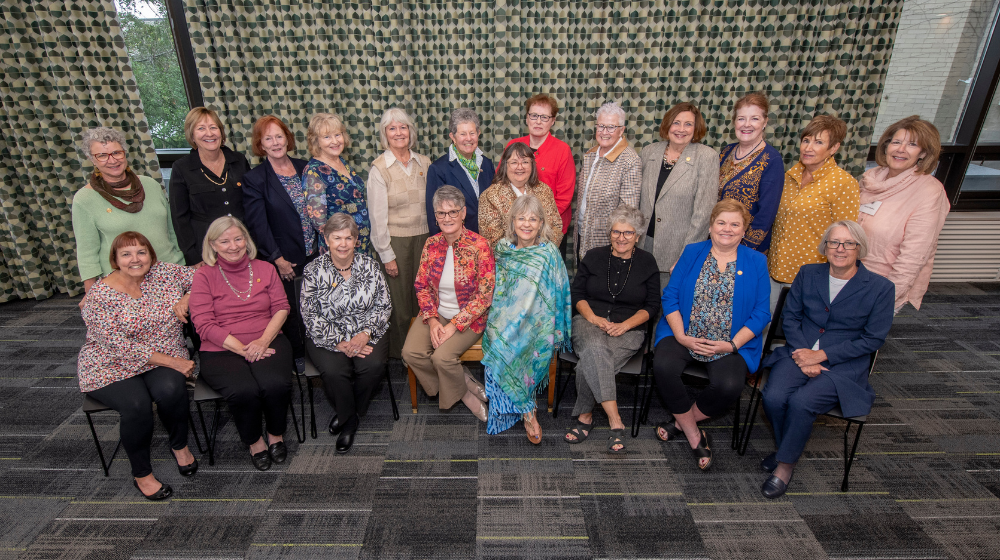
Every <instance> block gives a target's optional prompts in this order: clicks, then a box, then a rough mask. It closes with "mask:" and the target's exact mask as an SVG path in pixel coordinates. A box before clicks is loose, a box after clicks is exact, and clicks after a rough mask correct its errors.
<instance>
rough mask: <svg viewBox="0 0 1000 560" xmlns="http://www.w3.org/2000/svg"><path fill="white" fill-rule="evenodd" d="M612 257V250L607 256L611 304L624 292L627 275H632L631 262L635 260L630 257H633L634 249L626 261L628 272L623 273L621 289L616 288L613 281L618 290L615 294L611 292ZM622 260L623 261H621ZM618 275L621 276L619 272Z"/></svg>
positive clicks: (613, 254)
mask: <svg viewBox="0 0 1000 560" xmlns="http://www.w3.org/2000/svg"><path fill="white" fill-rule="evenodd" d="M614 256H615V252H614V251H613V250H612V251H611V253H610V254H609V255H608V292H609V293H610V294H611V303H612V304H614V303H615V298H617V297H618V296H620V295H621V293H622V292H623V291H625V284H627V283H628V277H629V274H632V261H634V260H635V259H633V258H632V257H634V256H635V247H632V254H630V255H629V257H628V258H629V261H628V271H627V272H626V273H625V280H624V281H623V282H622V283H621V287H620V288H618V282H617V281H615V287H616V288H618V291H617V292H612V291H611V259H612V258H613V257H614ZM622 260H625V259H622ZM618 273H619V274H621V271H620V270H619V271H618Z"/></svg>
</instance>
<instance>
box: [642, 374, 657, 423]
mask: <svg viewBox="0 0 1000 560" xmlns="http://www.w3.org/2000/svg"><path fill="white" fill-rule="evenodd" d="M646 375H647V376H648V382H649V388H648V389H647V392H646V395H645V396H646V398H645V399H643V401H642V410H641V414H639V423H640V424H645V423H646V422H648V421H649V409H650V408H651V407H652V405H653V393H654V391H653V388H654V387H656V378H655V377H653V375H652V374H650V373H647V374H646Z"/></svg>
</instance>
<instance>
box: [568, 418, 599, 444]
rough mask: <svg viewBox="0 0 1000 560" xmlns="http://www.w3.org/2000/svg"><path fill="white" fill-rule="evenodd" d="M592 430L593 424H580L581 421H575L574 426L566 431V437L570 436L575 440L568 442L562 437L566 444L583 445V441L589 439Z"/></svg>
mask: <svg viewBox="0 0 1000 560" xmlns="http://www.w3.org/2000/svg"><path fill="white" fill-rule="evenodd" d="M593 429H594V424H593V422H591V423H590V424H587V423H586V422H581V421H579V420H577V421H576V426H573V427H572V428H570V429H568V430H566V435H567V436H568V435H571V434H572V435H573V437H575V438H576V439H575V440H570V439H566V437H565V436H563V440H565V441H566V443H573V444H576V443H583V442H584V441H586V440H587V438H588V437H590V432H591V431H593ZM585 430H586V433H584V431H585Z"/></svg>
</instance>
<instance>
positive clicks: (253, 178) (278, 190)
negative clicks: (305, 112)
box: [243, 158, 308, 265]
mask: <svg viewBox="0 0 1000 560" xmlns="http://www.w3.org/2000/svg"><path fill="white" fill-rule="evenodd" d="M289 159H291V160H292V165H293V166H295V173H297V174H298V175H299V176H300V177H301V176H302V170H303V169H305V168H306V164H307V163H308V162H307V161H306V160H304V159H296V158H289ZM243 211H244V213H245V215H246V219H245V220H244V221H245V222H246V225H247V228H248V229H249V230H250V235H252V236H253V239H254V241H255V242H256V243H257V251H259V252H260V257H259V258H262V259H264V260H266V261H269V262H272V263H273V262H274V261H275V260H277V259H278V257H284V258H285V260H286V261H288V262H290V263H293V264H297V265H303V264H305V262H306V244H305V240H304V239H303V238H302V219H301V217H300V216H299V211H298V210H297V209H296V208H295V203H293V202H292V197H290V196H288V191H286V190H285V187H283V186H282V185H281V181H280V180H279V179H278V174H277V173H275V172H274V167H273V166H272V165H271V162H270V160H268V159H266V158H265V159H264V163H262V164H260V165H258V166H257V167H254V168H253V169H251V170H250V171H249V172H247V174H246V175H244V176H243Z"/></svg>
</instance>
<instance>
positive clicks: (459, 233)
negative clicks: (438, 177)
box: [403, 185, 495, 422]
mask: <svg viewBox="0 0 1000 560" xmlns="http://www.w3.org/2000/svg"><path fill="white" fill-rule="evenodd" d="M432 204H433V206H434V217H435V219H436V220H437V224H438V227H440V228H441V233H438V234H437V235H433V236H431V237H430V238H429V239H428V240H427V242H426V243H425V244H424V251H423V254H422V255H421V257H420V268H419V269H418V270H417V279H416V281H415V282H414V287H415V288H416V290H417V302H418V303H419V305H420V315H419V316H418V317H417V319H418V320H416V321H413V324H412V325H411V326H410V332H409V333H408V334H407V335H406V343H405V344H404V345H403V361H404V362H406V363H407V365H409V366H410V368H411V369H413V373H414V375H416V377H417V379H418V380H419V381H420V385H421V386H422V387H423V388H424V391H426V392H427V394H428V395H429V396H432V397H433V396H434V395H438V394H440V396H439V398H438V407H439V408H441V409H442V410H443V409H448V408H451V407H453V406H455V403H457V402H458V401H460V400H461V401H462V402H463V403H465V406H467V407H469V410H471V411H472V413H473V414H474V415H475V416H476V417H477V418H479V419H480V420H482V421H483V422H485V421H486V405H485V402H486V391H485V390H484V389H483V386H482V385H480V384H479V383H478V382H477V381H476V380H475V379H473V378H472V376H470V375H468V374H467V373H465V370H464V369H463V368H462V361H461V360H460V357H461V355H462V354H463V353H464V352H465V351H466V350H468V349H469V347H470V346H472V345H473V344H475V343H476V341H477V340H479V338H480V336H481V335H482V333H483V329H485V328H486V312H487V311H488V310H489V307H490V304H491V303H492V302H493V284H494V282H495V277H494V263H493V253H492V251H491V250H490V246H489V243H487V241H486V240H485V239H483V238H482V237H481V236H480V235H478V234H476V233H474V232H471V231H469V230H467V229H465V226H464V225H463V224H464V223H465V196H464V195H463V194H462V192H461V191H459V190H458V189H457V188H455V187H453V186H450V185H444V186H442V187H441V188H439V189H438V190H437V191H436V192H435V193H434V200H433V201H432Z"/></svg>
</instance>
